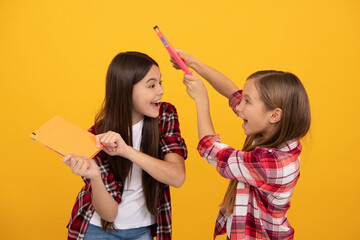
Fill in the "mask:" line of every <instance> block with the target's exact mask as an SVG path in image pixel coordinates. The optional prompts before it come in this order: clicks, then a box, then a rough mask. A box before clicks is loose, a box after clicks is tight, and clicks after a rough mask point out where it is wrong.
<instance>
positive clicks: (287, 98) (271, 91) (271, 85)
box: [220, 70, 311, 215]
mask: <svg viewBox="0 0 360 240" xmlns="http://www.w3.org/2000/svg"><path fill="white" fill-rule="evenodd" d="M248 79H254V80H255V85H256V87H257V90H258V91H259V95H260V98H261V100H262V101H263V102H264V106H265V108H266V110H274V109H275V108H280V109H281V110H282V117H281V120H280V121H279V122H278V123H276V126H275V128H274V130H273V131H272V133H271V134H270V135H269V136H268V137H266V138H265V137H264V138H262V136H261V135H260V134H255V135H249V136H247V138H246V140H245V143H244V146H243V149H242V150H243V151H245V152H248V151H251V150H253V149H254V148H256V147H277V146H279V145H280V144H282V143H284V142H286V141H289V140H292V139H301V138H302V137H304V136H305V135H306V133H307V132H308V131H309V128H310V122H311V114H310V104H309V99H308V96H307V93H306V90H305V88H304V86H303V84H302V83H301V81H300V80H299V78H298V77H296V76H295V75H294V74H292V73H288V72H281V71H273V70H269V71H258V72H255V73H253V74H252V75H250V76H249V77H248V78H247V80H248ZM254 140H256V143H255V144H254ZM237 184H238V181H237V180H234V179H232V180H230V183H229V186H228V188H227V191H226V194H225V198H224V201H223V202H222V203H221V205H220V207H221V208H224V209H225V210H226V213H227V214H228V215H231V214H232V213H233V211H234V205H235V197H236V188H237Z"/></svg>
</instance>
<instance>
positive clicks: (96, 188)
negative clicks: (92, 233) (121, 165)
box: [91, 177, 118, 222]
mask: <svg viewBox="0 0 360 240" xmlns="http://www.w3.org/2000/svg"><path fill="white" fill-rule="evenodd" d="M91 189H92V202H93V206H94V209H95V211H96V212H97V213H98V214H99V216H100V217H101V218H102V219H104V220H106V221H108V222H113V221H114V220H115V218H116V216H117V213H118V203H117V202H116V201H115V200H114V198H113V197H112V196H111V195H110V194H109V192H108V191H107V190H106V188H105V185H104V183H103V181H102V179H101V177H97V178H94V179H91Z"/></svg>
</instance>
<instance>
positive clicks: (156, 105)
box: [151, 100, 161, 108]
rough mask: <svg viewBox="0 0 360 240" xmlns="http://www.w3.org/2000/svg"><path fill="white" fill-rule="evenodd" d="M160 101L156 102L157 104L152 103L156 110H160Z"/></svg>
mask: <svg viewBox="0 0 360 240" xmlns="http://www.w3.org/2000/svg"><path fill="white" fill-rule="evenodd" d="M160 103H161V102H160V100H159V101H156V102H152V103H151V105H152V106H153V107H156V108H158V107H160Z"/></svg>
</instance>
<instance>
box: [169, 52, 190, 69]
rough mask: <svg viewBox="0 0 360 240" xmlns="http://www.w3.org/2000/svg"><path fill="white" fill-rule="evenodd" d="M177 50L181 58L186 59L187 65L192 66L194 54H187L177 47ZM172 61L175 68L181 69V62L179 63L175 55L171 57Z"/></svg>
mask: <svg viewBox="0 0 360 240" xmlns="http://www.w3.org/2000/svg"><path fill="white" fill-rule="evenodd" d="M175 51H176V52H177V54H178V55H179V57H180V58H182V60H184V62H185V64H186V66H188V67H189V66H190V65H191V63H192V62H193V58H194V57H193V56H191V55H190V54H187V53H186V52H184V51H183V50H181V49H176V50H175ZM170 62H171V63H172V65H173V67H174V68H175V69H181V67H180V66H179V64H177V62H176V61H175V59H174V58H173V57H171V58H170Z"/></svg>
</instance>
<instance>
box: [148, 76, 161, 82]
mask: <svg viewBox="0 0 360 240" xmlns="http://www.w3.org/2000/svg"><path fill="white" fill-rule="evenodd" d="M150 81H158V79H157V78H150V79H148V80H147V81H146V83H148V82H150ZM159 81H161V75H160V78H159Z"/></svg>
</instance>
